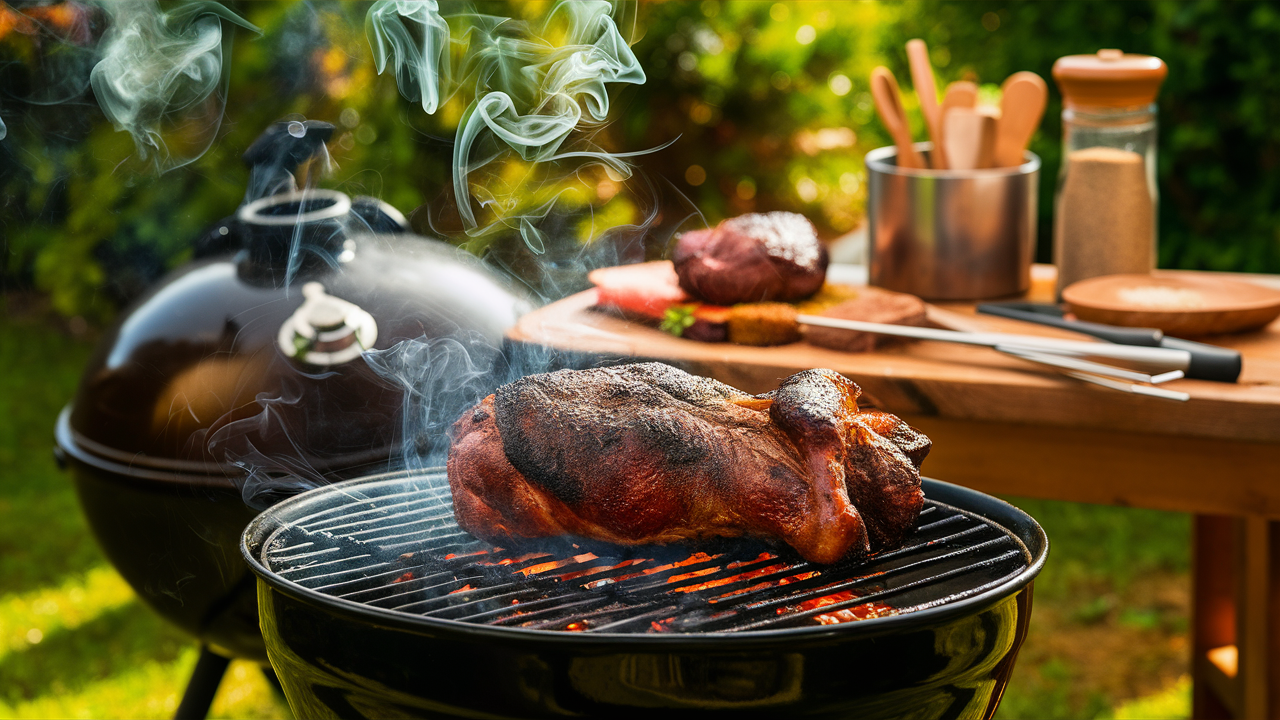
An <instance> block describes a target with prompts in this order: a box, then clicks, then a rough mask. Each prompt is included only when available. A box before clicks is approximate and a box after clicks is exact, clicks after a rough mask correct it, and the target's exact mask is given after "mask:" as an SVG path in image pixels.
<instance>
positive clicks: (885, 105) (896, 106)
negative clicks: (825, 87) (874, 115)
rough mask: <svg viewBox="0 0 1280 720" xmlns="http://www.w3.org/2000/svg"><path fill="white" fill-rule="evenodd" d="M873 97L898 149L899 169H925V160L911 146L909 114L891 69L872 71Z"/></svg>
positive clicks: (879, 68)
mask: <svg viewBox="0 0 1280 720" xmlns="http://www.w3.org/2000/svg"><path fill="white" fill-rule="evenodd" d="M871 97H872V98H874V99H875V101H876V111H877V112H878V113H879V114H880V121H881V122H883V123H884V127H885V129H886V130H888V131H889V135H890V136H892V137H893V144H894V145H896V146H897V147H898V167H905V168H923V167H924V158H923V157H921V156H920V153H918V152H916V149H915V147H913V146H912V145H911V131H910V130H909V129H908V128H907V114H906V112H905V111H904V110H903V109H902V98H901V96H899V94H898V80H897V78H895V77H894V76H893V73H892V72H890V70H889V68H887V67H884V66H880V67H877V68H876V69H874V70H872V71H871Z"/></svg>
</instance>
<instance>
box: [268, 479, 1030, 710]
mask: <svg viewBox="0 0 1280 720" xmlns="http://www.w3.org/2000/svg"><path fill="white" fill-rule="evenodd" d="M925 490H926V496H927V500H926V508H925V510H924V512H923V513H922V514H921V517H920V521H919V523H918V525H917V527H916V529H915V531H914V532H913V533H912V534H911V536H910V537H909V539H908V540H907V542H906V543H905V545H904V546H903V547H902V548H900V549H897V550H893V551H887V552H883V553H879V554H877V555H875V556H873V557H872V558H870V559H869V561H867V562H864V563H848V564H840V563H837V564H835V565H817V564H812V563H808V562H806V561H804V560H803V559H802V558H800V557H799V556H798V555H796V554H795V553H794V551H792V550H790V549H786V548H782V549H780V548H778V547H776V546H767V545H763V544H760V543H756V542H753V541H718V542H714V543H700V544H698V545H697V546H696V547H691V546H671V547H655V546H648V547H639V548H619V547H617V546H612V545H606V544H597V543H590V542H585V541H582V540H577V541H576V542H574V541H570V540H568V539H560V540H555V539H552V540H547V539H542V540H539V541H537V542H536V543H530V544H528V545H525V546H520V547H515V546H513V547H507V548H496V547H494V546H492V545H490V544H488V543H485V542H482V541H478V540H476V539H474V538H473V537H471V536H470V535H468V534H467V533H465V532H463V531H461V530H460V529H459V528H458V526H457V524H456V522H455V521H454V518H453V512H452V507H451V502H450V493H449V489H448V485H447V483H446V481H445V479H444V477H443V474H442V473H439V472H437V471H429V472H425V473H422V474H416V475H415V474H406V473H400V474H393V475H389V476H378V477H374V478H368V479H365V480H360V481H353V482H350V483H344V484H343V485H341V486H335V487H332V488H327V489H324V490H321V491H316V492H312V493H308V494H306V495H304V496H301V497H299V498H296V499H294V500H290V501H287V502H286V503H283V504H282V505H280V506H277V507H276V508H273V509H272V510H270V511H268V512H267V513H264V514H263V515H262V516H261V517H260V518H258V519H257V520H255V521H254V523H253V524H252V525H251V526H250V528H249V529H248V530H247V531H246V535H245V543H246V544H245V547H244V552H245V555H246V557H247V558H248V559H249V562H250V565H251V567H253V569H254V570H255V571H256V572H257V573H258V575H259V578H260V583H259V597H260V599H261V601H262V626H263V631H264V634H265V637H266V639H267V645H268V652H269V653H270V655H271V658H272V662H273V665H274V666H275V667H276V669H277V671H278V672H279V674H280V677H281V680H282V682H283V684H284V687H285V690H286V693H287V694H288V696H289V699H290V703H291V704H292V705H293V708H294V711H295V712H296V713H301V714H303V715H307V716H336V717H345V716H353V715H354V716H375V715H379V714H383V713H385V712H388V711H390V710H391V709H392V707H394V709H395V710H396V711H399V712H409V713H414V714H439V715H446V716H447V715H465V714H471V713H477V712H483V713H490V714H494V715H496V716H500V717H539V716H555V715H563V714H574V713H586V714H593V713H603V712H608V713H611V714H617V715H621V716H629V715H631V714H643V713H644V712H651V711H652V710H653V709H655V708H668V709H671V710H675V711H680V712H684V711H693V710H697V711H699V712H708V711H710V712H714V711H717V710H720V711H732V712H734V713H738V714H741V713H747V714H750V713H752V712H761V713H763V712H766V711H767V712H769V713H777V712H814V713H817V714H818V715H823V714H826V713H837V714H839V713H848V712H857V713H861V714H865V715H868V716H895V715H897V714H899V713H901V712H904V711H908V710H910V709H911V708H917V709H920V710H921V711H922V712H924V715H922V716H923V717H932V716H937V717H943V716H952V717H970V716H972V717H980V716H984V715H989V714H990V713H991V712H994V709H995V706H996V703H998V700H999V697H1000V693H1001V692H1002V690H1003V686H1004V683H1005V682H1006V681H1007V679H1008V673H1009V671H1010V670H1011V668H1012V664H1013V658H1014V656H1015V655H1016V651H1017V648H1018V646H1019V645H1020V644H1021V640H1022V636H1023V634H1024V633H1025V630H1026V623H1027V620H1028V618H1029V612H1030V587H1029V583H1030V581H1031V579H1032V578H1033V577H1034V576H1035V575H1036V574H1037V573H1038V571H1039V568H1040V566H1041V564H1042V563H1043V561H1044V557H1045V554H1046V549H1047V548H1046V544H1045V540H1044V535H1043V533H1042V532H1041V531H1040V529H1039V527H1038V526H1036V525H1035V523H1034V521H1032V520H1031V519H1030V518H1028V517H1026V516H1025V515H1023V514H1022V513H1020V512H1018V511H1017V510H1015V509H1013V508H1011V507H1010V506H1008V505H1005V504H1004V503H1001V502H999V501H997V500H994V499H992V498H988V497H986V496H982V495H980V494H978V493H974V492H972V491H967V490H963V489H960V488H955V487H953V486H948V485H945V484H943V483H937V482H934V481H925ZM797 662H798V663H799V664H798V665H797ZM820 662H821V663H832V664H833V666H832V667H831V668H825V667H822V666H819V665H814V663H820ZM503 668H505V669H503ZM588 668H591V669H588ZM663 668H665V669H663ZM819 668H822V669H819ZM841 668H843V669H844V670H847V672H848V673H851V674H850V675H842V674H840V673H836V672H835V671H836V670H838V669H841ZM894 668H896V669H894ZM832 673H835V674H832ZM783 676H785V678H784V677H783ZM764 678H772V679H771V680H766V679H764ZM784 679H785V682H784ZM548 683H549V684H548ZM779 683H782V685H785V686H786V687H785V688H781V687H780V686H779ZM887 697H899V698H900V699H899V700H898V701H897V704H896V705H893V706H888V705H885V706H881V705H879V704H877V703H880V702H882V701H884V699H885V698H887ZM370 703H372V705H371V704H370ZM930 708H931V709H930Z"/></svg>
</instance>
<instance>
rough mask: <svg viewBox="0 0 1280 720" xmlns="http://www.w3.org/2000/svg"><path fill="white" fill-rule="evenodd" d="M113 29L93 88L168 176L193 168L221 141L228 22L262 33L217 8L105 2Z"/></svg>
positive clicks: (140, 0)
mask: <svg viewBox="0 0 1280 720" xmlns="http://www.w3.org/2000/svg"><path fill="white" fill-rule="evenodd" d="M102 7H103V8H104V9H105V10H106V12H107V14H108V15H109V16H110V19H111V24H110V26H109V27H108V29H107V31H106V33H105V34H104V35H103V37H102V41H101V44H100V45H99V50H100V52H101V54H102V59H101V60H100V61H98V64H97V65H95V66H94V68H93V71H92V73H91V74H90V82H91V84H92V86H93V92H94V95H95V96H96V97H97V100H98V104H99V105H100V106H101V107H102V111H103V112H104V113H105V114H106V116H107V117H108V118H109V119H110V120H111V122H112V123H113V124H114V125H115V127H116V129H117V130H122V131H125V132H128V133H129V134H130V135H132V136H133V140H134V143H135V144H136V146H137V149H138V156H139V157H140V158H141V159H142V160H148V161H150V162H151V163H152V164H153V165H154V167H155V168H156V169H157V170H158V171H160V172H164V171H167V170H172V169H174V168H176V167H181V166H183V165H186V164H188V163H191V162H193V161H194V160H196V159H197V158H199V157H200V156H201V155H203V154H204V153H205V151H207V150H208V149H209V147H210V146H211V145H212V144H213V141H214V139H215V138H216V136H217V132H218V128H219V126H220V125H221V122H222V115H223V110H224V107H223V106H224V103H225V100H224V96H225V92H224V88H225V82H224V80H223V61H224V57H223V56H224V53H226V52H229V48H227V49H225V50H224V46H223V45H224V43H223V27H222V24H223V22H228V23H231V24H233V25H239V26H240V27H243V28H246V29H248V30H252V31H254V32H259V31H258V28H256V27H254V26H253V25H252V24H250V23H249V22H248V21H246V20H244V19H242V18H240V17H239V16H238V15H236V14H235V13H234V12H232V11H230V10H228V9H227V8H225V7H223V6H222V5H220V4H218V3H215V2H196V3H189V4H186V5H182V6H179V7H178V8H177V9H175V10H173V11H172V12H167V13H166V12H162V11H161V10H160V7H159V5H158V4H157V3H156V2H155V0H113V2H106V3H103V4H102Z"/></svg>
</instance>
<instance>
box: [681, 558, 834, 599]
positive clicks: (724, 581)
mask: <svg viewBox="0 0 1280 720" xmlns="http://www.w3.org/2000/svg"><path fill="white" fill-rule="evenodd" d="M777 557H778V556H777V555H772V554H770V553H760V556H759V557H757V558H756V559H755V560H749V561H748V560H739V561H737V562H731V563H729V564H728V565H726V566H725V569H726V570H733V569H734V568H740V567H742V566H744V565H748V564H750V563H753V562H760V561H763V560H773V559H775V558H777ZM786 567H787V566H786V564H785V563H779V564H776V565H767V566H765V567H762V568H757V569H755V570H748V571H746V572H744V573H740V574H738V575H733V576H731V577H727V578H721V579H719V580H708V581H707V582H704V583H698V584H697V585H690V586H688V587H682V588H672V591H673V592H681V593H683V592H697V591H699V590H710V589H711V588H716V587H720V586H721V585H729V584H731V583H735V582H739V581H741V580H750V579H752V578H758V577H760V576H761V575H768V574H769V573H771V572H777V571H779V570H783V569H785V568H786ZM719 569H720V568H712V569H711V570H703V571H700V572H696V573H689V574H686V575H677V576H676V577H673V578H671V579H670V580H668V581H667V582H675V581H676V580H678V579H682V578H689V577H694V576H697V575H706V574H707V573H710V572H715V571H716V570H719ZM815 574H816V573H815ZM771 585H772V583H763V586H764V587H770V586H771ZM757 587H758V586H757ZM741 592H746V590H738V591H736V592H730V593H727V594H725V595H722V596H721V597H728V596H730V595H737V594H738V593H741Z"/></svg>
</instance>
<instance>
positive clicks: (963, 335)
mask: <svg viewBox="0 0 1280 720" xmlns="http://www.w3.org/2000/svg"><path fill="white" fill-rule="evenodd" d="M797 320H798V321H799V322H800V323H801V324H804V325H816V326H820V327H830V328H841V329H845V330H854V331H858V332H866V333H875V334H878V335H892V336H896V337H907V338H915V339H917V340H936V341H940V342H951V343H959V344H963V345H980V346H984V347H990V348H993V349H995V350H998V351H1000V352H1002V353H1005V354H1007V355H1011V356H1014V357H1018V358H1021V359H1023V360H1028V361H1030V362H1036V363H1040V364H1044V365H1050V366H1052V367H1054V368H1056V369H1059V370H1061V371H1062V372H1063V373H1064V374H1066V375H1069V376H1071V377H1074V378H1077V379H1079V380H1083V381H1085V382H1092V383H1094V384H1097V385H1102V386H1104V387H1109V388H1112V389H1116V390H1123V391H1125V392H1131V393H1135V394H1139V395H1149V396H1152V397H1159V398H1164V399H1167V400H1180V401H1186V400H1189V399H1190V398H1191V396H1190V395H1188V394H1187V393H1183V392H1177V391H1173V390H1165V389H1163V388H1155V387H1147V386H1145V385H1133V384H1125V383H1121V382H1117V381H1116V380H1108V379H1106V377H1098V376H1109V377H1112V378H1117V379H1120V380H1131V381H1138V382H1145V383H1152V384H1156V383H1160V382H1165V381H1168V380H1175V379H1177V378H1180V377H1183V376H1184V374H1185V372H1186V370H1187V369H1188V368H1189V367H1190V366H1191V358H1192V353H1191V352H1190V351H1189V350H1186V349H1179V348H1164V347H1149V346H1138V345H1120V344H1112V343H1096V342H1081V341H1078V340H1060V339H1057V338H1046V337H1039V336H1034V335H1015V334H1011V333H989V332H958V331H955V330H938V329H935V328H924V327H914V326H909V325H889V324H884V323H873V322H863V321H859V320H841V319H837V318H828V317H821V316H818V315H800V316H799V317H798V318H797ZM1090 357H1095V358H1106V359H1111V360H1120V361H1123V362H1127V363H1130V364H1132V365H1135V366H1137V367H1139V368H1141V370H1137V371H1135V370H1126V369H1124V368H1117V367H1114V366H1111V365H1106V364H1103V363H1098V362H1093V361H1091V360H1088V359H1087V358H1090ZM1143 371H1145V372H1143Z"/></svg>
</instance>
